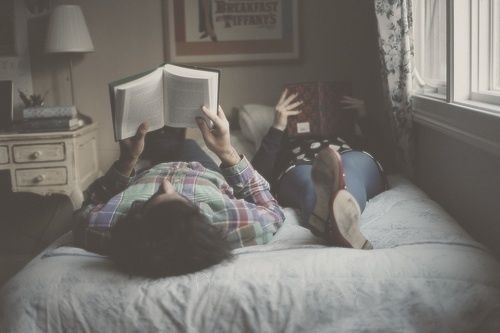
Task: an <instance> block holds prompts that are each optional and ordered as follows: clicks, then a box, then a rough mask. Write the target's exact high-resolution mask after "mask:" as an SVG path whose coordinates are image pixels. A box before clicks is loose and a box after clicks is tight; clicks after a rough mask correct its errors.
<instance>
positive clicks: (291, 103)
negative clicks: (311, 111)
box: [252, 89, 302, 181]
mask: <svg viewBox="0 0 500 333" xmlns="http://www.w3.org/2000/svg"><path fill="white" fill-rule="evenodd" d="M287 94H288V91H287V90H286V89H285V90H284V91H283V92H282V93H281V97H280V99H279V101H278V103H277V104H276V107H275V108H274V110H275V113H274V122H273V125H272V126H271V128H270V129H269V132H267V134H266V136H264V138H263V139H262V143H261V144H260V147H259V150H257V153H255V156H254V157H253V159H252V165H253V166H254V167H255V170H257V171H258V172H259V173H260V174H261V175H262V176H264V178H265V179H267V180H269V181H270V180H271V178H272V176H273V171H274V169H275V165H276V160H277V158H278V153H279V152H280V150H281V146H282V141H283V138H284V131H285V129H286V125H287V123H288V117H289V116H295V115H297V114H299V113H300V112H301V111H300V110H298V109H297V107H299V106H300V105H301V104H302V101H296V98H297V94H293V95H289V96H287Z"/></svg>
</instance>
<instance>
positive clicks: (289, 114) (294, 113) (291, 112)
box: [286, 110, 302, 116]
mask: <svg viewBox="0 0 500 333" xmlns="http://www.w3.org/2000/svg"><path fill="white" fill-rule="evenodd" d="M301 112H302V110H292V111H287V112H286V115H287V116H296V115H298V114H299V113H301Z"/></svg>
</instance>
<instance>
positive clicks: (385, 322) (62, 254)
mask: <svg viewBox="0 0 500 333" xmlns="http://www.w3.org/2000/svg"><path fill="white" fill-rule="evenodd" d="M247 139H248V138H245V137H243V135H241V134H236V135H235V138H234V140H235V145H239V149H240V151H245V149H246V150H247V151H248V152H247V153H248V154H250V155H251V154H252V152H251V150H252V146H253V143H250V144H249V142H247V141H248V140H247ZM245 146H246V148H245ZM389 183H390V189H389V190H388V191H386V192H384V193H381V194H380V195H378V196H376V197H375V198H373V199H372V200H370V201H369V202H368V204H367V207H366V209H365V211H364V212H363V214H362V219H361V229H362V231H363V233H364V234H365V235H366V236H367V238H368V239H369V240H370V241H371V242H372V244H373V246H374V250H370V251H363V250H354V249H343V248H332V247H325V246H324V245H323V244H322V242H321V240H320V239H318V238H316V237H314V236H313V235H312V234H311V233H310V232H309V231H308V230H306V229H304V228H302V227H301V226H299V225H298V223H297V212H296V211H294V210H293V209H291V208H286V209H285V212H286V220H285V223H284V225H283V227H282V228H281V229H280V230H279V231H278V232H277V233H276V235H275V236H274V238H273V240H272V241H271V242H270V243H269V244H267V245H260V246H252V247H247V248H242V249H238V250H235V251H234V254H235V257H234V259H233V260H232V261H231V262H226V263H224V264H221V265H218V266H215V267H211V268H209V269H206V270H203V271H200V272H197V273H194V274H189V275H184V276H179V277H171V278H164V279H157V280H150V279H145V278H139V277H135V276H130V275H126V274H123V273H121V272H119V271H118V270H117V269H116V268H115V266H114V265H113V263H112V262H111V261H110V260H109V259H107V258H105V257H102V256H99V255H96V254H93V253H90V252H86V251H85V250H82V249H78V248H75V247H72V246H71V235H69V234H68V235H65V236H63V237H62V238H60V239H59V240H57V241H56V242H55V243H54V244H52V245H51V246H50V247H49V248H47V249H46V250H45V251H43V252H42V253H41V254H40V255H38V256H37V257H36V258H35V259H33V260H32V261H31V262H30V263H29V264H28V265H27V266H26V267H25V268H24V269H23V270H22V271H21V272H19V273H18V274H17V275H16V276H15V277H13V278H12V279H11V280H10V281H9V282H8V283H7V284H6V285H4V287H3V288H2V289H1V290H0V332H110V331H114V332H138V331H140V332H156V331H163V332H337V331H338V332H345V331H355V332H358V331H370V332H373V331H375V332H415V331H418V332H500V265H499V263H498V261H497V260H496V259H495V258H494V257H493V256H492V255H491V254H490V253H489V252H488V250H487V249H485V248H484V247H483V246H482V245H481V244H479V243H478V242H476V241H474V240H473V239H471V238H470V237H469V235H468V234H467V233H466V232H465V231H464V230H463V229H462V228H461V227H460V226H459V225H458V224H457V223H456V222H455V221H454V220H453V219H452V218H451V217H450V216H449V215H448V214H447V213H446V212H445V211H444V210H443V209H442V208H441V207H440V206H439V205H437V204H436V203H435V202H433V201H432V200H431V199H429V198H428V197H427V196H426V195H425V194H424V193H423V192H422V191H420V190H419V189H418V188H417V187H416V186H414V185H413V184H412V183H410V182H409V181H408V180H406V179H405V178H403V177H400V176H391V177H389Z"/></svg>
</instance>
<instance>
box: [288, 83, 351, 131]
mask: <svg viewBox="0 0 500 333" xmlns="http://www.w3.org/2000/svg"><path fill="white" fill-rule="evenodd" d="M285 88H286V89H287V90H288V94H295V93H297V94H298V97H297V100H301V101H302V102H303V104H302V105H301V106H299V107H298V109H300V110H302V112H301V113H299V114H298V115H296V116H293V117H289V119H288V126H287V132H288V136H289V137H309V136H320V137H325V138H333V137H338V136H342V134H343V133H346V132H350V131H352V130H353V129H354V124H355V118H354V115H355V112H349V111H348V110H343V109H342V105H341V104H340V101H341V99H342V97H343V96H346V95H347V96H350V95H351V90H352V89H351V84H350V83H348V82H303V83H290V84H286V85H285Z"/></svg>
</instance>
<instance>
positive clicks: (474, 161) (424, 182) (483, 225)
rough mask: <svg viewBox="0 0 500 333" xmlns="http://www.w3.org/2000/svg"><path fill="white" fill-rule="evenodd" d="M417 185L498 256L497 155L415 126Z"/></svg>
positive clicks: (499, 189) (499, 182)
mask: <svg viewBox="0 0 500 333" xmlns="http://www.w3.org/2000/svg"><path fill="white" fill-rule="evenodd" d="M417 129H418V147H419V149H418V169H419V185H420V186H421V187H422V188H423V189H424V190H425V191H426V192H427V193H428V194H429V195H430V196H431V197H432V198H433V199H435V200H436V201H438V202H439V203H440V204H441V205H442V206H443V207H444V208H445V209H446V210H447V211H448V212H449V213H450V214H451V215H452V216H453V217H454V218H455V219H457V220H458V221H459V222H460V224H461V225H462V226H463V227H464V228H465V229H466V230H467V231H468V232H469V233H470V234H471V235H472V236H474V237H475V238H476V239H478V240H480V241H482V242H483V243H484V244H486V245H487V246H489V247H490V248H491V249H492V250H493V251H494V252H495V253H496V254H497V255H500V243H499V242H498V237H499V235H500V156H499V155H498V154H497V155H494V154H491V153H488V152H486V151H484V150H482V149H480V148H478V147H475V146H472V145H469V144H467V143H464V142H462V141H460V140H457V139H454V138H451V137H449V136H448V135H445V134H443V133H441V132H439V131H436V130H434V129H430V128H428V127H425V126H421V125H419V126H418V127H417Z"/></svg>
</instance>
